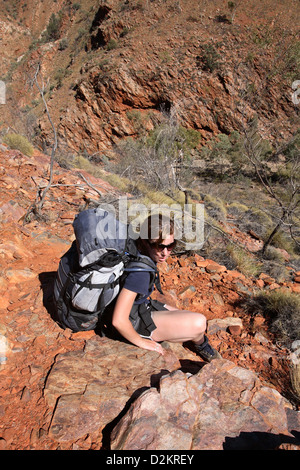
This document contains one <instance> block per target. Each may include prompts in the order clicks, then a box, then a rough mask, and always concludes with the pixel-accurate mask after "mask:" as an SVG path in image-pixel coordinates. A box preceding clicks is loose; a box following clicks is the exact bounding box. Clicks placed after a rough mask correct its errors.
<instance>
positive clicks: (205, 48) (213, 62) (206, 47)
mask: <svg viewBox="0 0 300 470" xmlns="http://www.w3.org/2000/svg"><path fill="white" fill-rule="evenodd" d="M219 59H220V55H219V54H218V52H217V51H216V49H215V48H214V46H213V45H212V44H203V45H202V46H201V52H200V54H199V55H198V56H197V57H196V61H197V66H198V67H199V68H201V69H202V70H204V71H207V72H213V71H214V70H216V69H219V68H220V62H219Z"/></svg>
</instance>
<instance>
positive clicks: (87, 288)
mask: <svg viewBox="0 0 300 470" xmlns="http://www.w3.org/2000/svg"><path fill="white" fill-rule="evenodd" d="M73 228H74V232H75V241H74V242H73V243H72V246H71V247H70V249H69V250H68V251H67V252H66V253H65V254H64V255H63V256H62V258H61V260H60V263H59V267H58V272H57V278H56V282H55V286H54V304H55V306H56V314H57V320H58V322H59V323H60V325H61V326H62V327H63V328H70V329H71V330H73V331H86V330H92V329H94V328H95V327H96V325H97V324H98V322H99V319H100V317H101V314H102V313H103V312H104V310H105V308H106V307H107V306H108V305H110V304H111V302H112V301H113V300H114V299H115V298H116V297H117V295H118V293H119V291H120V285H121V282H122V280H123V279H124V276H125V275H126V273H128V272H130V271H142V270H143V271H149V272H150V279H151V282H150V284H152V285H154V284H155V285H156V287H157V289H158V290H159V291H160V292H161V287H160V283H159V274H158V271H157V268H156V265H155V263H154V262H153V261H152V260H151V258H149V257H148V256H144V255H141V254H139V252H138V250H137V248H136V245H135V242H134V241H133V240H132V239H131V238H130V237H129V236H128V226H127V225H125V224H123V223H121V222H120V221H119V220H117V219H116V218H115V216H114V214H113V213H111V212H108V211H106V210H104V209H102V208H100V207H98V208H97V209H88V210H85V211H82V212H80V213H79V214H78V215H77V216H76V217H75V220H74V222H73ZM149 287H150V288H151V286H149Z"/></svg>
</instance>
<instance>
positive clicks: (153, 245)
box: [143, 235, 175, 263]
mask: <svg viewBox="0 0 300 470" xmlns="http://www.w3.org/2000/svg"><path fill="white" fill-rule="evenodd" d="M143 241H144V246H145V249H146V252H147V253H146V254H147V255H148V256H149V257H150V258H151V259H152V260H153V261H154V262H155V263H162V262H163V261H165V260H166V259H167V258H168V257H169V256H170V254H171V252H172V249H173V248H174V246H175V241H174V235H168V237H167V238H165V239H164V240H162V242H156V241H155V240H151V241H148V240H147V241H146V240H143Z"/></svg>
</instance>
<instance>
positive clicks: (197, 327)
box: [192, 313, 207, 336]
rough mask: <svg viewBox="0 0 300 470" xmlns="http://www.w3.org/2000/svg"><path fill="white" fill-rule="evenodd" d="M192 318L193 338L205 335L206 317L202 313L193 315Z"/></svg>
mask: <svg viewBox="0 0 300 470" xmlns="http://www.w3.org/2000/svg"><path fill="white" fill-rule="evenodd" d="M192 318H193V320H192V321H193V328H194V331H195V336H196V335H197V334H202V333H205V331H206V327H207V321H206V317H205V316H204V315H202V313H194V314H193V317H192Z"/></svg>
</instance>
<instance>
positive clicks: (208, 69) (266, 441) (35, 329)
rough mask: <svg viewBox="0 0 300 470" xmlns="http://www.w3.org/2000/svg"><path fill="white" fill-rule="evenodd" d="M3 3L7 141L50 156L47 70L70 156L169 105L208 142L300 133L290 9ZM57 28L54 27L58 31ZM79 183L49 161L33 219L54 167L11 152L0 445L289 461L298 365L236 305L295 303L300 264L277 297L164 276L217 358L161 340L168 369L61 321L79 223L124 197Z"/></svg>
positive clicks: (0, 230) (212, 271)
mask: <svg viewBox="0 0 300 470" xmlns="http://www.w3.org/2000/svg"><path fill="white" fill-rule="evenodd" d="M0 5H1V9H0V31H1V47H2V49H1V52H2V57H3V64H2V72H1V73H2V77H1V78H2V80H4V82H5V84H6V104H5V105H1V113H2V117H1V130H2V132H6V130H7V129H9V128H11V129H13V130H14V131H16V132H18V133H23V134H26V135H27V136H28V137H29V138H30V140H32V141H35V142H36V143H37V144H39V145H40V146H41V145H44V144H46V145H51V144H52V133H51V128H50V125H49V122H48V120H47V118H46V116H45V113H44V107H43V105H42V103H41V100H40V96H39V93H38V92H37V90H36V88H34V87H33V88H30V87H28V84H29V82H28V75H29V76H30V77H32V74H33V73H34V71H35V70H36V66H37V63H40V65H41V71H42V75H43V77H44V83H45V85H46V84H47V86H46V88H45V91H46V99H47V103H48V105H49V110H50V113H51V116H52V119H53V122H54V124H55V127H56V129H57V132H58V135H59V144H60V152H61V153H63V152H66V153H68V152H70V151H72V152H85V153H87V154H89V155H91V154H94V153H95V152H99V153H102V152H103V153H105V152H109V149H110V148H111V147H112V146H113V145H114V143H116V142H119V141H120V140H122V139H124V138H127V137H129V136H132V137H135V136H136V134H137V132H138V130H137V128H138V127H140V126H141V123H142V126H143V128H144V129H151V128H152V127H153V125H154V123H155V122H156V121H157V120H159V119H160V116H161V113H162V111H164V112H167V113H168V112H169V111H170V109H171V108H172V107H173V108H176V110H177V113H178V115H179V116H180V118H181V120H182V124H183V125H184V126H186V127H189V128H193V129H196V130H197V131H198V132H199V133H200V134H201V136H202V139H203V140H202V142H205V141H206V139H209V138H210V137H211V136H213V135H215V134H218V133H220V132H224V133H230V132H231V131H232V130H234V129H238V128H239V126H240V124H241V122H242V120H243V119H244V118H246V117H248V116H250V115H252V114H253V113H257V114H258V119H259V123H260V128H261V130H262V132H263V134H264V136H265V137H266V138H268V139H272V138H274V137H276V139H277V138H279V139H280V138H284V137H287V136H289V135H290V134H291V133H293V132H294V130H295V129H296V126H297V125H298V124H297V116H298V114H297V108H296V107H295V106H293V103H292V101H291V82H292V80H293V78H295V64H296V63H297V62H296V59H297V48H296V46H295V31H296V27H297V21H296V20H295V18H296V17H297V14H298V11H297V10H296V8H299V7H298V6H296V5H295V2H293V1H292V0H290V1H286V2H284V3H281V2H275V3H274V2H273V1H271V0H270V1H268V0H264V1H263V2H259V4H258V3H257V2H255V1H254V0H253V1H250V2H247V5H244V4H240V3H237V5H236V6H237V9H236V11H234V10H233V9H231V10H230V9H229V7H228V4H227V2H223V1H221V0H217V1H215V2H208V1H205V0H203V1H194V0H187V1H184V2H183V1H178V2H174V1H173V0H172V1H171V0H170V1H169V0H167V1H161V0H154V1H143V0H141V1H132V2H131V1H130V2H128V1H117V0H107V1H101V2H100V1H99V2H94V1H92V0H87V1H85V2H76V3H75V2H74V3H72V2H65V1H63V0H58V1H56V2H50V3H49V2H48V4H45V3H44V2H42V1H39V0H27V1H26V2H23V1H22V0H20V1H14V2H5V1H4V0H3V1H0ZM52 14H54V15H55V18H56V20H58V23H55V22H54V23H51V24H52V26H51V28H50V27H49V25H50V23H49V20H50V18H51V15H52ZM55 25H56V26H55ZM40 78H41V76H40ZM296 78H297V77H296ZM298 78H299V77H298ZM48 79H49V81H48ZM81 173H82V175H81V174H80V172H79V171H77V170H72V171H68V170H66V169H63V168H61V167H59V166H58V165H56V164H55V166H54V181H53V185H52V187H51V189H50V190H49V192H48V194H47V197H46V200H45V203H44V207H43V211H42V217H40V219H36V218H35V217H33V216H32V214H31V213H28V209H29V207H30V205H31V204H32V203H33V202H34V201H35V198H36V196H37V192H38V191H39V190H40V188H43V187H45V186H46V185H47V183H48V174H49V157H47V156H46V155H45V154H44V153H42V152H41V151H37V150H35V152H34V154H33V156H32V157H27V156H25V155H23V154H22V153H20V152H19V151H13V150H8V149H7V148H6V147H5V146H2V145H1V149H0V194H1V201H0V223H1V225H0V239H1V245H0V269H1V278H0V367H1V370H0V378H1V381H0V388H1V394H0V396H1V398H0V417H1V420H0V448H1V449H12V450H17V449H22V450H23V449H41V450H43V449H51V450H54V449H72V450H73V449H74V450H75V449H110V448H111V449H155V450H159V449H165V448H169V449H194V450H196V449H204V448H206V449H207V448H210V449H226V448H247V449H248V448H258V447H259V448H263V449H275V448H278V447H279V446H281V447H282V446H286V445H289V446H292V445H294V446H295V447H296V446H297V444H298V443H299V428H300V426H299V412H298V411H297V409H296V405H295V403H294V402H293V396H292V395H291V384H290V378H289V370H288V361H287V357H288V351H287V350H286V349H284V348H282V347H280V346H279V345H277V344H276V342H275V341H274V339H273V337H272V335H271V334H270V332H269V331H268V327H267V324H266V322H265V319H264V317H263V316H261V315H256V316H254V317H252V316H249V315H248V314H247V313H246V311H245V310H244V308H243V306H242V303H241V300H243V299H245V298H247V296H251V295H252V294H253V293H254V292H256V291H257V289H261V288H264V289H266V290H273V289H278V288H279V287H285V288H286V289H287V290H289V291H292V292H296V293H299V292H300V287H299V286H300V284H299V280H300V273H295V272H294V271H293V269H292V268H291V269H290V272H291V276H290V280H289V281H283V282H281V283H279V282H275V280H274V279H272V278H270V277H269V276H267V275H264V274H263V273H262V275H261V276H260V278H259V279H257V278H250V277H249V278H247V277H246V276H244V275H242V274H241V273H240V272H238V271H235V270H229V269H227V268H226V267H225V266H221V265H219V264H217V263H216V262H214V261H213V260H211V259H205V258H203V257H200V256H198V255H190V256H187V255H186V256H184V257H182V256H181V257H176V256H174V257H172V258H170V259H169V260H168V262H167V263H165V264H164V265H163V266H161V280H162V287H163V289H164V291H165V296H164V299H166V300H167V301H168V302H169V303H172V304H174V305H177V306H178V307H179V308H186V309H191V310H194V311H198V312H201V313H204V314H205V315H206V316H207V318H208V334H209V336H210V339H211V342H212V344H213V346H214V347H216V348H217V349H218V350H219V351H220V353H221V354H222V357H223V359H222V360H220V361H216V362H215V363H212V364H210V365H205V364H204V363H203V362H202V361H200V360H199V358H198V357H197V356H196V355H195V354H194V353H193V352H192V351H190V350H189V349H188V347H187V346H188V345H185V346H184V347H183V346H181V345H171V344H164V347H165V348H166V350H167V353H166V355H165V356H164V357H160V356H158V355H157V354H156V353H150V352H147V351H143V350H140V349H138V348H135V347H134V346H132V345H128V344H125V343H123V342H121V341H120V342H117V341H112V340H110V339H109V338H100V337H99V336H97V335H96V334H95V333H94V332H88V333H72V332H71V331H70V330H62V329H61V328H60V327H59V326H58V325H57V324H56V323H55V321H54V320H53V318H52V314H53V306H52V303H51V293H52V288H53V282H54V278H55V273H56V270H57V267H58V263H59V259H60V257H61V255H62V254H63V253H64V252H65V251H66V250H67V249H68V247H69V246H70V243H71V242H72V240H73V239H74V235H73V229H72V221H73V219H74V216H75V214H76V213H77V212H78V211H79V210H81V209H83V208H84V207H87V204H88V202H89V201H90V200H92V199H98V197H99V191H100V192H101V194H102V196H101V198H100V202H101V201H102V200H103V199H106V198H107V197H109V198H113V199H117V198H118V197H119V196H121V195H122V194H121V192H120V190H119V189H118V188H115V187H112V186H111V185H109V184H108V183H107V182H105V181H103V180H101V179H99V178H95V177H92V176H91V175H88V174H87V173H85V172H81ZM89 183H92V185H93V187H92V186H91V185H90V184H89ZM231 222H232V221H231ZM226 230H227V236H228V237H229V238H230V239H232V240H237V239H238V240H239V241H240V243H244V244H245V245H246V246H247V248H248V249H249V250H250V251H256V250H257V249H259V247H260V242H259V241H258V240H255V239H254V238H252V237H250V236H249V235H246V234H244V233H241V232H240V231H239V230H238V229H237V228H236V227H235V226H234V224H232V223H231V224H228V225H227V226H226ZM297 281H298V282H297ZM155 295H157V297H159V298H161V297H160V295H159V294H158V293H156V294H155ZM150 411H151V412H150ZM166 430H167V433H166ZM137 432H138V433H140V434H142V436H144V440H143V442H142V441H141V440H140V439H139V438H138V437H137ZM166 434H167V435H168V441H166V439H164V437H165V435H166ZM262 437H263V439H262ZM258 438H259V441H258Z"/></svg>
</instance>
